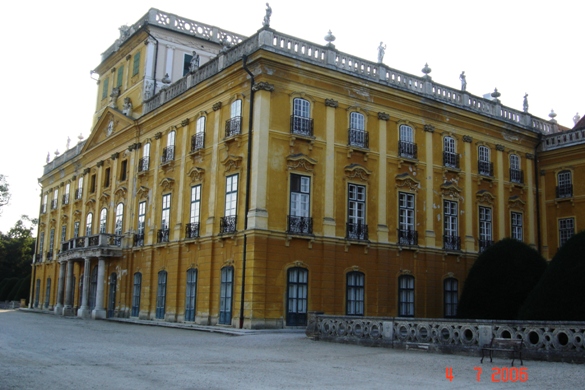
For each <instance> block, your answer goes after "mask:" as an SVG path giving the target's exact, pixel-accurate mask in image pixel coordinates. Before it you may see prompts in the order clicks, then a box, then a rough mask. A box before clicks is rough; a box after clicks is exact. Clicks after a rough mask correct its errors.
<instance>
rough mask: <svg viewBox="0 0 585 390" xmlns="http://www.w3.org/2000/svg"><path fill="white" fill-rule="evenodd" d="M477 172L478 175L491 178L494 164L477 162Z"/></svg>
mask: <svg viewBox="0 0 585 390" xmlns="http://www.w3.org/2000/svg"><path fill="white" fill-rule="evenodd" d="M477 170H478V172H479V174H480V175H483V176H493V175H494V163H493V162H489V161H478V162H477Z"/></svg>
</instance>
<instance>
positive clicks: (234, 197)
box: [220, 174, 238, 233]
mask: <svg viewBox="0 0 585 390" xmlns="http://www.w3.org/2000/svg"><path fill="white" fill-rule="evenodd" d="M237 203H238V175H237V174H235V175H231V176H228V177H226V181H225V214H224V217H223V218H222V219H221V220H220V233H232V232H235V231H236V214H237Z"/></svg>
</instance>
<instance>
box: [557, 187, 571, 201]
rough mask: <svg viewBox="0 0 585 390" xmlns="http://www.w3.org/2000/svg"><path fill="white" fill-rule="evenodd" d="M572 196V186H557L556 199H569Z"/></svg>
mask: <svg viewBox="0 0 585 390" xmlns="http://www.w3.org/2000/svg"><path fill="white" fill-rule="evenodd" d="M571 196H573V185H572V184H563V185H560V186H557V198H570V197H571Z"/></svg>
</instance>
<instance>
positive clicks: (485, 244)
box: [478, 239, 494, 253]
mask: <svg viewBox="0 0 585 390" xmlns="http://www.w3.org/2000/svg"><path fill="white" fill-rule="evenodd" d="M478 243H479V253H481V252H483V251H485V250H486V249H487V248H489V247H490V246H492V245H494V242H493V241H492V240H481V239H480V240H478Z"/></svg>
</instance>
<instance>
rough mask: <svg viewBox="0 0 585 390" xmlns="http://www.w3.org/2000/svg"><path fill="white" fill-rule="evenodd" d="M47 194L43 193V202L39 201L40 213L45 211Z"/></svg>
mask: <svg viewBox="0 0 585 390" xmlns="http://www.w3.org/2000/svg"><path fill="white" fill-rule="evenodd" d="M48 198H49V196H48V195H47V194H44V195H43V203H41V214H44V213H46V212H47V201H48Z"/></svg>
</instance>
